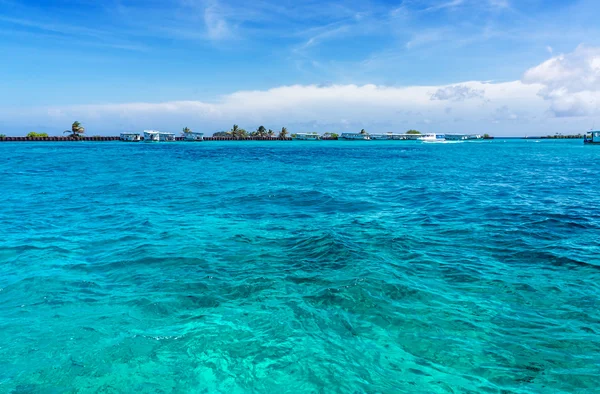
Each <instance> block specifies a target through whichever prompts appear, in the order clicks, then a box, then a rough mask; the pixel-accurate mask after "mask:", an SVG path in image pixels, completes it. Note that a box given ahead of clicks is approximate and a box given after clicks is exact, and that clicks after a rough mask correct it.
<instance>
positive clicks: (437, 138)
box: [417, 133, 446, 142]
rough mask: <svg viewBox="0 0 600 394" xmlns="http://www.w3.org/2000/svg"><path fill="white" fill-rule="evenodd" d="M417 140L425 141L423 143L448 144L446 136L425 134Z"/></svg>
mask: <svg viewBox="0 0 600 394" xmlns="http://www.w3.org/2000/svg"><path fill="white" fill-rule="evenodd" d="M417 139H418V140H419V141H423V142H446V135H445V134H433V133H430V134H425V135H423V136H421V137H419V138H417Z"/></svg>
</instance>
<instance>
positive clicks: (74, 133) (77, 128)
mask: <svg viewBox="0 0 600 394" xmlns="http://www.w3.org/2000/svg"><path fill="white" fill-rule="evenodd" d="M65 133H71V135H70V136H69V137H72V138H79V137H80V136H81V134H83V133H85V128H84V127H83V126H82V125H81V123H79V122H78V121H75V122H73V124H72V125H71V130H65V131H64V132H63V134H65Z"/></svg>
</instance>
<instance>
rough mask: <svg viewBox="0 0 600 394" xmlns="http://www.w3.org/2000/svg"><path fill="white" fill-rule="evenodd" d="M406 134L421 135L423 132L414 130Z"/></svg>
mask: <svg viewBox="0 0 600 394" xmlns="http://www.w3.org/2000/svg"><path fill="white" fill-rule="evenodd" d="M406 134H421V132H420V131H418V130H413V129H410V130H408V131H407V132H406Z"/></svg>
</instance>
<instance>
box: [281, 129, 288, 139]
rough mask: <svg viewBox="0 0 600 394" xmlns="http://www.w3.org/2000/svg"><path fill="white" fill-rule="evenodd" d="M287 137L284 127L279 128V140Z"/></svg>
mask: <svg viewBox="0 0 600 394" xmlns="http://www.w3.org/2000/svg"><path fill="white" fill-rule="evenodd" d="M287 135H288V131H287V129H286V128H285V127H282V128H281V131H280V132H279V138H287Z"/></svg>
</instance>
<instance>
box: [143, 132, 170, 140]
mask: <svg viewBox="0 0 600 394" xmlns="http://www.w3.org/2000/svg"><path fill="white" fill-rule="evenodd" d="M144 141H146V142H159V141H169V142H170V141H175V133H165V132H163V131H156V130H144Z"/></svg>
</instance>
